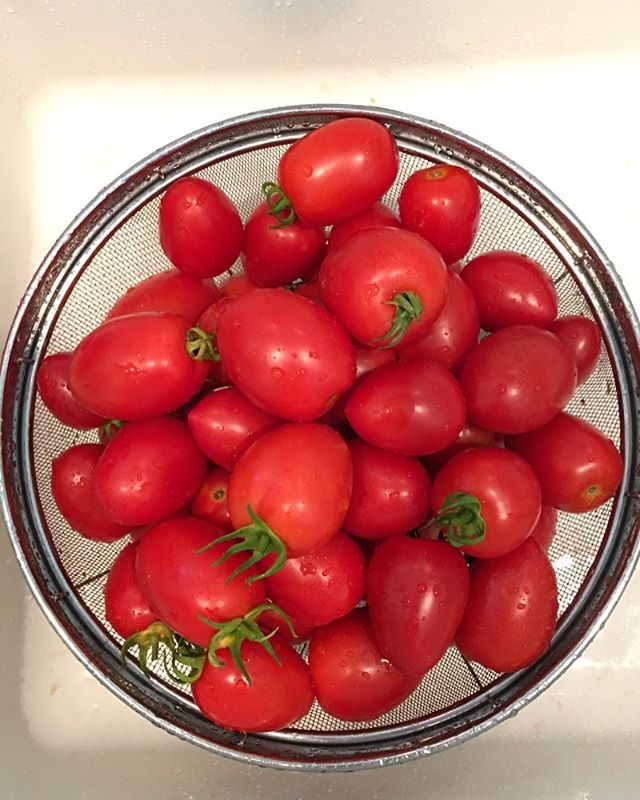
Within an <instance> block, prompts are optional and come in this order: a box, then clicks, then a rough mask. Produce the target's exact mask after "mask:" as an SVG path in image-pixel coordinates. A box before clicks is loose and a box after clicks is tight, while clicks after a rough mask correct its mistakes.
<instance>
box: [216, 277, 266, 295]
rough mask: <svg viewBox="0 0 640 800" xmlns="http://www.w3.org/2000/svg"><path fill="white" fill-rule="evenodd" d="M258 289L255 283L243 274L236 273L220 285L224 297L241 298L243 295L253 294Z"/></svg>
mask: <svg viewBox="0 0 640 800" xmlns="http://www.w3.org/2000/svg"><path fill="white" fill-rule="evenodd" d="M257 288H258V287H257V286H256V285H255V283H253V281H251V280H250V279H249V277H248V276H247V275H245V274H244V273H243V272H235V273H234V274H233V275H229V277H228V278H225V279H224V280H223V281H222V282H221V283H219V284H218V289H219V290H220V294H221V295H222V297H240V295H241V294H246V293H247V292H252V291H253V290H254V289H257Z"/></svg>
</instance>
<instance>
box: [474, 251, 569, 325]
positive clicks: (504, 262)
mask: <svg viewBox="0 0 640 800" xmlns="http://www.w3.org/2000/svg"><path fill="white" fill-rule="evenodd" d="M462 280H463V281H464V282H465V283H466V285H467V286H468V287H469V288H470V289H471V291H472V292H473V296H474V297H475V299H476V303H477V304H478V311H479V313H480V324H481V325H482V327H483V328H484V329H485V330H486V331H495V330H498V329H499V328H506V327H507V326H508V325H539V326H540V327H541V328H546V327H547V326H548V325H550V324H551V323H552V322H553V320H554V319H555V318H556V315H557V313H558V297H557V295H556V289H555V286H554V285H553V282H552V281H551V278H550V277H549V276H548V275H547V273H546V272H545V271H544V269H543V268H542V267H541V266H540V264H538V262H537V261H534V260H533V259H532V258H529V257H528V256H525V255H522V254H521V253H514V252H513V251H512V250H494V251H492V252H491V253H483V254H482V255H481V256H478V257H477V258H474V259H473V260H472V261H470V262H469V263H468V264H467V265H466V267H465V268H464V270H463V272H462Z"/></svg>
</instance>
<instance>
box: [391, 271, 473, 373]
mask: <svg viewBox="0 0 640 800" xmlns="http://www.w3.org/2000/svg"><path fill="white" fill-rule="evenodd" d="M447 283H448V286H449V289H448V293H447V300H446V302H445V304H444V308H443V309H442V312H441V313H440V316H439V317H438V318H437V319H436V321H435V322H434V323H433V324H432V325H431V326H430V327H429V328H427V330H426V331H424V332H423V333H422V334H421V335H420V336H419V337H418V338H417V339H414V340H413V341H412V342H409V344H405V343H404V342H402V343H401V344H400V347H399V348H398V358H399V359H400V360H401V361H403V360H405V359H407V358H429V359H432V360H433V361H439V362H440V363H441V364H443V365H444V366H445V367H447V369H452V370H457V369H458V367H459V366H460V364H461V363H462V361H463V359H464V357H465V356H466V355H467V353H468V352H469V351H470V350H471V348H472V347H473V346H474V345H475V344H476V342H477V341H478V335H479V334H480V322H479V320H478V309H477V307H476V301H475V300H474V299H473V294H472V293H471V291H470V290H469V288H468V287H467V286H466V284H465V283H464V281H463V280H462V278H460V276H459V275H456V274H455V273H454V272H449V273H448V275H447Z"/></svg>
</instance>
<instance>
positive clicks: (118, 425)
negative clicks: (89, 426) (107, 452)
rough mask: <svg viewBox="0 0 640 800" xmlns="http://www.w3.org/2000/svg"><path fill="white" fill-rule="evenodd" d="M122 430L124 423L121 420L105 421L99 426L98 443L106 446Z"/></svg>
mask: <svg viewBox="0 0 640 800" xmlns="http://www.w3.org/2000/svg"><path fill="white" fill-rule="evenodd" d="M122 428H124V422H123V421H122V420H121V419H109V420H107V421H106V422H104V423H103V424H102V425H101V426H100V434H99V435H100V441H101V442H102V443H103V444H108V443H109V442H110V441H111V440H112V439H113V437H114V436H115V435H116V433H118V431H120V430H122Z"/></svg>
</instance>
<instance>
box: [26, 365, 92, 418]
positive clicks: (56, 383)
mask: <svg viewBox="0 0 640 800" xmlns="http://www.w3.org/2000/svg"><path fill="white" fill-rule="evenodd" d="M72 357H73V353H54V354H53V355H50V356H47V357H46V358H45V359H43V361H42V364H41V365H40V368H39V369H38V374H37V377H36V383H37V386H38V392H39V393H40V398H41V400H42V402H43V403H44V404H45V406H46V407H47V409H48V410H49V411H50V412H51V413H52V414H53V416H54V417H55V418H56V419H58V420H60V422H62V423H64V424H65V425H70V426H71V427H72V428H79V429H80V430H88V429H90V428H97V427H98V426H99V425H102V424H103V422H105V419H104V417H100V416H98V414H94V413H93V412H92V411H89V410H88V409H86V408H85V407H84V406H83V405H82V404H81V403H79V402H78V401H77V400H76V398H75V397H74V395H73V394H72V393H71V389H70V387H69V372H70V369H71V359H72Z"/></svg>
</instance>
